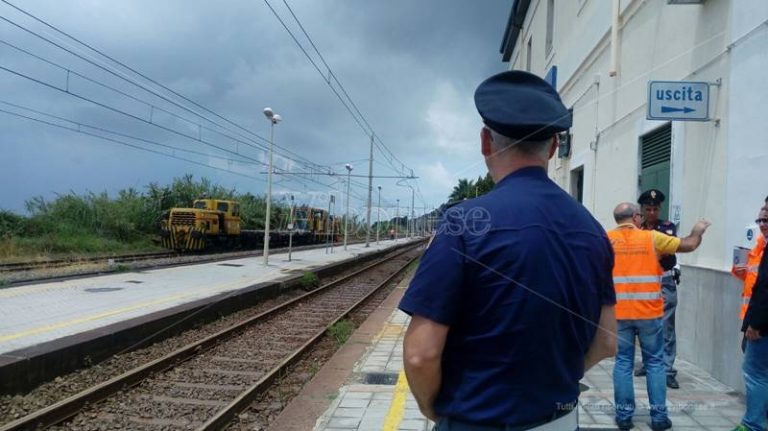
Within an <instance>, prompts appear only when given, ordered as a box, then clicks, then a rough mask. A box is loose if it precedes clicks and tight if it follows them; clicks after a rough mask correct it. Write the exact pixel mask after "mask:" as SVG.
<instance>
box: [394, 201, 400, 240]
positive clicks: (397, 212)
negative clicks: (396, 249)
mask: <svg viewBox="0 0 768 431" xmlns="http://www.w3.org/2000/svg"><path fill="white" fill-rule="evenodd" d="M399 224H400V199H398V200H397V207H395V242H397V225H399Z"/></svg>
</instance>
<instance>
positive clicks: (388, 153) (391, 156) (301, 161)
mask: <svg viewBox="0 0 768 431" xmlns="http://www.w3.org/2000/svg"><path fill="white" fill-rule="evenodd" d="M2 1H3V3H5V4H7V5H8V6H10V7H12V8H14V9H16V10H18V11H19V12H21V13H23V14H25V15H27V16H29V17H30V18H32V19H34V20H36V21H38V22H40V23H42V24H43V25H45V26H46V27H48V28H50V29H52V30H54V31H55V32H57V33H59V34H62V35H64V36H66V37H67V38H69V39H70V40H72V41H75V42H77V43H78V44H80V45H82V46H84V47H86V48H88V49H90V50H91V51H93V52H95V53H97V54H98V55H101V56H102V57H104V58H106V59H108V60H110V61H112V62H113V63H115V64H117V65H120V66H121V67H123V68H125V69H127V70H129V71H131V72H133V73H134V74H136V75H138V76H140V77H141V78H143V79H145V80H147V81H149V82H150V83H152V84H154V85H155V86H157V87H159V88H161V89H163V90H165V91H167V92H169V93H171V94H173V95H175V96H176V97H179V98H181V99H182V100H185V101H186V102H189V103H191V104H193V105H194V106H196V107H198V108H200V109H202V110H204V111H206V112H209V113H211V114H213V115H214V116H216V117H217V118H220V119H222V120H224V121H226V122H227V123H229V124H232V125H234V126H235V127H237V128H238V129H241V130H244V131H245V132H247V133H248V134H249V135H252V136H256V137H257V138H258V139H260V140H262V141H266V139H265V138H263V137H261V136H259V135H257V134H255V133H253V132H251V131H250V130H247V129H245V128H243V127H241V126H239V125H237V124H236V123H234V122H232V121H230V120H229V119H227V118H225V117H223V116H221V115H219V114H217V113H215V112H213V111H211V110H209V109H208V108H206V107H204V106H202V105H200V104H198V103H196V102H194V101H192V100H190V99H188V98H186V97H185V96H183V95H181V94H179V93H177V92H175V91H174V90H172V89H170V88H168V87H166V86H164V85H162V84H160V83H159V82H157V81H155V80H153V79H152V78H149V77H148V76H146V75H144V74H142V73H141V72H138V71H137V70H135V69H133V68H131V67H130V66H128V65H126V64H124V63H122V62H120V61H119V60H116V59H114V58H113V57H110V56H109V55H107V54H105V53H103V52H102V51H99V50H98V49H96V48H94V47H92V46H91V45H89V44H87V43H85V42H83V41H81V40H79V39H77V38H75V37H73V36H71V35H70V34H68V33H66V32H64V31H62V30H60V29H58V28H57V27H55V26H53V25H51V24H49V23H48V22H46V21H45V20H42V19H40V18H38V17H36V16H34V15H33V14H31V13H29V12H27V11H25V10H23V9H21V8H19V7H18V6H16V5H14V4H12V3H11V2H9V1H7V0H2ZM286 6H287V4H286ZM291 13H292V15H294V17H295V14H294V13H293V11H292V10H291ZM0 18H2V19H3V20H4V21H6V22H8V23H9V24H11V25H14V26H16V27H17V28H19V29H21V30H24V31H25V32H27V33H30V34H32V35H33V36H35V37H38V38H40V39H41V40H44V41H45V42H47V43H49V44H51V45H53V46H56V47H57V48H59V49H62V50H64V51H66V52H68V53H70V54H72V55H74V56H75V57H77V58H79V59H81V60H83V61H86V62H87V63H89V64H91V65H93V66H95V67H98V68H99V69H102V70H104V71H106V72H108V73H110V74H111V75H113V76H116V77H117V78H119V79H122V80H125V81H127V82H129V83H130V84H132V85H134V86H136V87H138V88H140V89H142V90H144V91H147V92H148V93H150V94H152V95H153V96H156V97H159V98H160V99H162V100H164V101H166V102H168V103H171V104H173V105H174V106H177V107H179V108H181V109H182V110H184V111H187V112H190V113H191V114H192V115H194V116H195V117H197V118H200V119H201V120H203V121H205V122H208V123H210V124H213V125H215V126H216V127H219V128H221V129H222V130H226V131H232V129H231V128H229V127H226V126H224V125H222V124H221V123H219V122H217V121H215V120H212V119H211V118H209V117H208V116H206V115H204V114H202V113H201V112H198V111H197V110H195V109H190V108H188V107H187V106H184V105H183V104H181V103H179V102H177V101H174V100H172V99H170V98H169V97H167V96H165V95H164V94H162V93H161V92H160V91H158V90H156V89H154V88H150V87H148V86H147V85H146V84H144V83H141V82H137V81H136V80H135V79H133V78H131V77H129V76H126V75H125V72H123V71H119V70H118V71H115V70H112V69H111V67H113V66H104V65H102V64H98V63H97V62H96V61H94V60H93V59H91V58H86V57H85V56H84V55H81V54H79V53H77V52H74V51H73V50H72V49H70V48H68V47H66V46H64V45H63V44H60V43H56V42H55V41H53V40H51V39H49V38H46V37H44V36H42V35H40V34H38V33H36V32H34V31H32V30H30V29H28V28H26V27H24V26H22V25H20V24H18V23H16V22H13V21H12V20H9V19H7V18H5V17H2V16H0ZM295 19H297V18H295ZM297 22H298V19H297ZM286 30H288V29H287V28H286ZM302 31H304V33H305V34H306V31H305V30H304V29H303V26H302ZM289 33H290V31H289ZM306 36H307V37H308V38H309V35H308V34H306ZM296 42H297V44H298V41H297V40H296ZM311 43H312V44H313V47H314V48H315V49H316V51H317V52H318V55H320V53H319V50H317V47H316V46H315V45H314V42H311ZM6 45H7V46H11V44H8V43H6ZM299 45H300V44H299ZM11 47H12V48H14V49H19V50H21V51H22V52H25V51H26V50H24V49H23V48H20V47H16V46H11ZM70 47H71V45H70ZM26 53H27V54H28V55H32V56H33V57H35V58H37V59H38V60H41V61H46V62H47V63H49V64H52V65H56V66H57V67H59V68H61V69H62V70H64V71H66V72H67V74H68V75H70V74H72V75H74V76H78V77H79V78H81V79H84V80H86V81H89V82H92V83H94V84H96V85H99V86H102V87H104V88H107V89H109V90H111V91H115V92H117V93H118V94H121V95H122V96H124V97H128V98H131V99H132V100H135V101H138V102H140V103H144V104H146V105H147V106H149V107H150V109H151V110H156V111H159V112H164V113H166V114H168V115H171V116H173V117H175V118H179V119H180V120H183V121H185V122H187V123H189V124H190V125H192V126H194V127H197V128H198V129H201V128H205V130H207V131H211V132H214V133H217V134H220V135H222V136H224V137H226V138H228V139H232V140H233V141H235V142H239V143H242V144H245V145H248V146H250V147H253V148H259V149H262V150H263V148H264V144H261V143H258V142H255V141H254V144H255V145H256V146H254V145H251V144H250V143H248V142H244V141H242V140H240V139H238V138H236V137H233V136H230V135H227V134H226V133H223V132H221V131H219V130H215V129H212V128H210V127H207V126H204V125H201V124H200V123H196V122H195V121H193V120H190V119H189V118H186V117H183V116H181V115H178V114H176V113H173V112H171V111H168V110H166V109H163V108H161V107H160V106H158V105H156V104H153V103H151V102H147V101H144V100H141V99H140V98H138V97H135V96H132V95H130V94H128V93H126V92H123V91H121V90H118V89H116V88H114V87H111V86H109V85H107V84H104V83H101V82H98V81H96V80H94V79H91V78H89V77H88V76H86V75H83V74H81V73H78V72H76V71H74V70H71V69H69V68H67V67H64V66H61V65H58V64H55V63H53V62H50V61H48V60H45V59H43V58H42V57H40V56H37V55H35V54H32V53H31V52H29V51H26ZM305 54H307V56H308V58H310V57H309V55H308V53H306V52H305ZM310 60H311V58H310ZM322 60H323V63H324V64H325V65H326V66H327V63H326V62H325V59H324V58H323V59H322ZM313 64H314V62H313ZM315 66H316V68H317V69H318V72H320V70H319V68H318V67H317V65H316V64H315ZM3 69H4V70H6V71H7V72H9V73H12V74H16V75H18V76H22V77H24V78H27V79H30V78H31V79H32V80H33V81H34V82H37V83H39V84H42V85H46V86H48V87H49V88H53V89H57V90H59V91H62V90H61V88H58V87H56V86H55V85H51V84H50V83H47V82H44V81H42V80H36V79H34V78H32V77H30V76H25V75H24V74H23V73H20V72H18V71H14V70H11V69H8V68H3ZM328 69H329V74H330V75H329V76H330V77H331V78H333V80H334V82H336V84H337V85H338V86H339V89H340V90H341V91H342V93H344V95H345V96H346V97H347V100H349V103H350V104H351V105H352V107H353V108H354V110H355V111H357V112H358V113H359V115H360V116H361V117H360V118H361V120H362V121H363V122H364V123H365V125H366V126H368V127H369V129H370V133H371V134H373V135H374V136H375V132H373V130H372V128H370V124H368V122H367V120H366V119H365V118H364V116H362V113H361V112H360V110H359V108H358V107H357V105H356V104H354V101H353V100H352V99H351V97H349V94H348V92H347V91H346V89H344V88H343V85H341V82H340V81H339V80H338V78H337V77H336V76H335V74H333V72H332V71H331V70H330V67H329V68H328ZM329 85H330V82H329ZM332 90H334V93H336V95H337V97H338V98H339V99H340V101H342V102H344V99H343V97H342V96H341V95H339V94H338V92H337V91H335V89H333V87H332ZM64 92H65V93H67V94H70V95H72V96H74V97H77V98H79V99H81V100H84V101H87V102H90V103H93V104H95V105H97V106H101V107H103V108H105V109H109V110H111V111H113V112H116V113H120V114H122V115H127V116H128V117H130V118H134V119H136V120H139V121H143V122H145V123H148V124H152V125H153V126H155V127H159V128H160V129H163V130H166V131H168V132H171V133H175V134H178V135H180V136H182V137H185V138H187V139H192V140H195V141H197V142H202V143H205V144H206V145H212V146H213V148H217V149H218V150H220V151H225V152H228V153H230V154H234V155H237V156H241V154H240V153H239V151H238V152H232V151H228V150H227V149H226V148H222V147H220V146H217V145H215V144H213V143H211V142H208V141H206V140H204V139H202V138H201V137H200V136H198V137H194V136H192V135H189V134H186V133H181V132H179V131H177V130H174V129H171V128H168V127H165V126H162V125H159V124H155V123H153V122H152V121H149V122H147V121H146V120H145V119H143V118H141V117H139V116H136V115H131V114H129V113H127V112H124V111H122V110H120V109H118V108H115V107H113V106H110V105H108V104H106V103H101V102H99V101H97V100H93V99H90V98H88V97H84V96H82V95H78V94H75V93H74V92H72V91H69V89H66V90H64ZM344 104H345V107H347V109H348V111H350V114H352V115H353V117H354V113H353V112H352V110H351V109H350V108H349V106H348V105H347V104H346V103H344ZM150 112H151V111H150ZM358 123H359V122H358ZM361 126H362V125H361ZM362 128H363V130H364V131H365V127H362ZM94 130H97V128H94ZM237 134H238V135H240V136H243V135H241V134H239V133H237ZM376 139H377V141H378V142H377V143H376V147H377V148H378V149H380V150H381V151H382V154H385V157H384V158H385V160H387V162H389V163H390V164H392V167H393V168H394V170H395V171H396V172H403V171H402V170H401V169H404V167H405V166H404V164H402V163H401V167H400V168H398V167H397V166H395V164H394V163H393V162H392V159H394V160H398V161H399V159H397V158H396V156H394V154H393V153H392V152H391V151H389V149H388V148H386V146H385V145H384V144H383V142H381V139H380V138H379V137H378V136H376ZM276 147H278V148H279V150H278V151H286V152H288V153H289V154H293V155H296V156H298V155H297V154H296V153H294V152H292V151H290V150H288V149H285V148H281V147H280V146H277V145H276ZM382 147H383V149H382ZM280 155H281V156H282V157H285V158H286V159H287V160H290V161H292V162H295V163H298V164H299V165H304V166H307V167H310V169H318V170H330V169H331V168H330V166H324V165H319V164H316V163H314V162H312V161H309V160H307V159H305V158H303V157H301V156H298V157H299V158H298V159H297V158H293V157H289V156H285V155H282V154H280ZM286 174H287V175H290V173H286ZM296 180H297V181H300V182H302V183H304V184H306V181H305V180H304V179H300V178H296ZM311 182H314V183H317V184H320V185H322V186H324V187H330V186H328V185H327V184H324V183H321V182H318V181H316V180H311ZM355 185H356V186H359V187H366V186H364V185H358V184H355ZM360 199H363V198H360Z"/></svg>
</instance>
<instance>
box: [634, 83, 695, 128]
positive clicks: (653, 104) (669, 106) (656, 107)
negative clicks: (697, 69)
mask: <svg viewBox="0 0 768 431" xmlns="http://www.w3.org/2000/svg"><path fill="white" fill-rule="evenodd" d="M646 117H647V118H648V119H649V120H682V121H707V120H709V83H708V82H692V81H649V82H648V114H647V116H646Z"/></svg>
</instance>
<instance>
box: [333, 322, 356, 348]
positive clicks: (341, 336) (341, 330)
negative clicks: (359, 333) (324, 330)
mask: <svg viewBox="0 0 768 431" xmlns="http://www.w3.org/2000/svg"><path fill="white" fill-rule="evenodd" d="M354 330H355V325H354V324H352V322H350V321H349V320H339V321H338V322H336V323H335V324H334V325H333V326H331V327H330V328H328V335H330V336H331V337H333V339H334V340H336V343H337V344H338V345H339V346H341V345H342V344H344V343H346V342H347V340H348V339H349V336H350V335H352V331H354Z"/></svg>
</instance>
